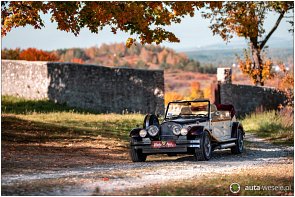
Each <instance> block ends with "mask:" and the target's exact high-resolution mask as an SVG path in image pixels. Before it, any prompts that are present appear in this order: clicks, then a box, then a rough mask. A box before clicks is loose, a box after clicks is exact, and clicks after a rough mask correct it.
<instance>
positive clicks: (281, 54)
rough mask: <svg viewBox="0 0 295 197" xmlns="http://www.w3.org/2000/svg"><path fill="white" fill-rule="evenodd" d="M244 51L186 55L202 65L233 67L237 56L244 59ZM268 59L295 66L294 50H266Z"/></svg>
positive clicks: (187, 53)
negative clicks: (294, 64) (294, 63)
mask: <svg viewBox="0 0 295 197" xmlns="http://www.w3.org/2000/svg"><path fill="white" fill-rule="evenodd" d="M243 53H244V52H243V49H237V48H236V49H214V50H205V49H202V50H196V51H188V52H185V54H186V55H187V56H188V57H189V58H192V59H194V60H198V61H199V62H200V64H201V65H206V64H212V65H214V66H215V67H218V66H231V65H232V64H234V63H236V60H237V56H240V57H243ZM265 54H266V57H268V58H270V59H272V60H273V61H274V63H278V62H284V63H285V64H287V65H289V66H293V62H294V55H293V54H294V52H293V48H272V49H271V48H269V49H267V50H266V53H265Z"/></svg>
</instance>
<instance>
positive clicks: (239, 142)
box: [231, 129, 244, 154]
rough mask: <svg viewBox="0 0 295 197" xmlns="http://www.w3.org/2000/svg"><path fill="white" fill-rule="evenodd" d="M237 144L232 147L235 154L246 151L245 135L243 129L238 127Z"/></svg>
mask: <svg viewBox="0 0 295 197" xmlns="http://www.w3.org/2000/svg"><path fill="white" fill-rule="evenodd" d="M235 143H236V145H235V146H234V147H232V148H231V152H232V153H233V154H241V153H242V152H243V151H244V136H243V132H242V130H241V129H238V139H237V140H236V142H235Z"/></svg>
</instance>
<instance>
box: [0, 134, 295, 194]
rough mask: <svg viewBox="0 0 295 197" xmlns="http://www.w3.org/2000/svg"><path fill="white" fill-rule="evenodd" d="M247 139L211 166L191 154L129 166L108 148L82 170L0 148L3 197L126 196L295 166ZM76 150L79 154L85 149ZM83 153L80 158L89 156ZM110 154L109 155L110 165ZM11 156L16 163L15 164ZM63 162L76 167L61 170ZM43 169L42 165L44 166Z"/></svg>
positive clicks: (287, 152) (59, 157) (64, 157)
mask: <svg viewBox="0 0 295 197" xmlns="http://www.w3.org/2000/svg"><path fill="white" fill-rule="evenodd" d="M245 140H246V144H245V146H246V150H245V152H244V153H243V154H241V155H232V154H231V153H230V151H229V150H217V151H214V153H213V158H212V159H211V160H210V161H202V162H196V161H194V158H193V157H192V156H190V155H182V156H175V157H167V156H165V155H159V156H149V157H148V159H147V161H146V162H144V163H132V162H130V161H129V160H128V156H127V154H126V151H127V149H124V148H122V149H114V150H113V151H112V149H110V148H107V147H106V148H104V149H97V150H95V149H93V150H91V151H90V152H91V154H92V156H91V158H92V159H90V161H88V162H86V161H83V160H87V159H89V158H88V157H86V156H85V157H81V161H80V164H81V165H79V162H77V161H76V160H77V158H78V157H73V154H78V153H77V152H75V153H69V154H62V153H61V152H60V151H61V150H59V151H58V150H57V152H56V154H55V156H54V154H50V155H48V154H47V153H46V149H40V150H39V151H41V152H38V154H36V155H35V157H34V155H31V158H27V159H24V158H23V159H20V160H18V159H17V157H20V158H21V157H22V156H24V155H25V156H26V157H28V156H29V155H30V154H29V153H28V154H23V155H22V154H21V151H20V150H11V149H9V146H8V145H7V146H4V148H3V143H2V151H3V150H8V152H6V153H3V152H2V178H1V181H2V195H126V194H128V192H127V191H130V190H134V189H136V190H137V189H139V188H147V187H149V186H153V185H155V184H157V185H159V184H164V183H167V182H169V181H179V180H191V179H199V178H202V177H208V176H215V177H216V176H219V175H224V174H232V173H236V172H239V171H242V170H247V169H249V170H251V169H255V168H259V167H265V166H275V165H277V164H278V165H280V164H282V165H283V164H284V165H285V164H289V165H293V161H294V160H293V153H294V148H293V147H287V146H281V145H280V146H279V145H273V144H270V143H268V142H266V141H264V140H263V139H261V138H258V137H256V136H254V135H252V134H248V135H246V139H245ZM43 148H44V147H43ZM24 150H25V151H28V152H29V150H28V149H25V148H24ZM13 151H14V152H13ZM76 151H77V150H76ZM79 151H80V152H82V153H83V149H81V150H79ZM84 151H86V150H84ZM87 151H88V152H84V153H83V154H85V155H86V154H87V153H89V154H90V152H89V150H87ZM95 151H100V155H103V154H102V153H103V152H104V151H105V155H106V156H105V159H104V158H103V157H101V158H100V159H99V160H98V159H96V158H95ZM9 153H10V154H9ZM83 154H82V155H83ZM108 155H112V158H113V160H111V159H110V157H107V156H108ZM12 157H14V158H15V161H16V162H14V163H13V161H14V160H11V158H12ZM73 158H75V159H76V160H75V161H74V160H73ZM31 160H32V161H35V160H37V161H35V163H38V164H39V165H38V168H37V167H32V166H31V167H30V166H28V165H30V161H31ZM50 160H51V161H52V166H50ZM63 161H70V162H66V163H67V164H69V163H71V162H72V163H73V164H75V165H67V166H63V165H62V163H64V162H63ZM85 162H86V163H85ZM59 163H60V164H59ZM42 164H46V165H45V166H43V167H42ZM5 165H6V166H7V167H6V166H5ZM292 184H293V183H292Z"/></svg>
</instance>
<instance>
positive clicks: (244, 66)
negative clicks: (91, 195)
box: [238, 51, 273, 84]
mask: <svg viewBox="0 0 295 197" xmlns="http://www.w3.org/2000/svg"><path fill="white" fill-rule="evenodd" d="M250 57H251V56H250V54H249V51H245V53H244V60H242V59H240V58H238V63H239V67H240V69H241V71H242V72H243V73H244V74H247V75H248V76H249V77H250V78H251V80H252V82H253V83H254V84H257V82H259V83H261V84H264V83H265V81H266V80H267V79H271V78H272V77H273V73H272V72H271V69H272V66H273V63H272V61H271V60H270V59H266V60H264V61H263V62H262V64H261V65H260V68H256V67H255V66H254V62H253V61H252V60H251V58H250ZM259 76H262V78H261V79H260V81H257V80H258V79H259Z"/></svg>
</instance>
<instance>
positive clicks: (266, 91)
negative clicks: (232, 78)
mask: <svg viewBox="0 0 295 197" xmlns="http://www.w3.org/2000/svg"><path fill="white" fill-rule="evenodd" d="M219 93H220V103H222V104H232V105H233V106H234V107H235V110H236V112H237V115H238V116H244V115H246V114H250V113H251V112H255V111H264V110H273V109H274V110H276V109H278V106H279V105H280V104H282V105H285V101H286V96H285V95H284V94H283V93H282V92H280V91H278V90H276V89H275V88H269V87H261V86H251V85H236V84H220V88H219Z"/></svg>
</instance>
